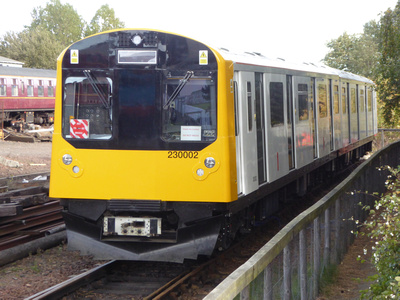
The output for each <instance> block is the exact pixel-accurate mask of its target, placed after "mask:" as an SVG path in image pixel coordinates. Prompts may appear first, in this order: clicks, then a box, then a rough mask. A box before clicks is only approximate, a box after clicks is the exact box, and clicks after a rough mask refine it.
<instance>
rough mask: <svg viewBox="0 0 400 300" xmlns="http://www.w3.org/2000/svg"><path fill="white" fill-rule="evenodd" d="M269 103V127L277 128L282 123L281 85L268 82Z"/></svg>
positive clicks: (280, 83)
mask: <svg viewBox="0 0 400 300" xmlns="http://www.w3.org/2000/svg"><path fill="white" fill-rule="evenodd" d="M269 91H270V103H271V109H270V112H271V126H272V127H274V126H279V125H282V124H283V123H284V113H283V83H282V82H270V84H269Z"/></svg>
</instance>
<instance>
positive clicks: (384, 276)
mask: <svg viewBox="0 0 400 300" xmlns="http://www.w3.org/2000/svg"><path fill="white" fill-rule="evenodd" d="M383 169H385V170H388V171H389V176H388V179H387V180H386V182H385V185H386V189H387V191H386V192H385V193H384V194H383V195H382V196H380V197H379V200H377V201H376V202H375V205H374V207H368V206H366V207H365V209H368V210H370V215H371V216H372V218H370V220H369V221H367V222H365V225H366V226H367V227H369V228H370V230H371V231H370V233H369V236H370V237H371V238H372V239H374V240H375V241H376V242H375V247H374V248H373V251H374V252H373V256H372V263H373V264H374V265H375V267H376V270H377V274H376V275H374V276H371V277H370V278H369V279H370V280H372V281H373V283H372V284H371V286H370V288H369V289H368V290H364V291H361V298H362V299H400V212H399V211H400V166H398V167H397V168H391V167H389V166H386V167H384V168H383Z"/></svg>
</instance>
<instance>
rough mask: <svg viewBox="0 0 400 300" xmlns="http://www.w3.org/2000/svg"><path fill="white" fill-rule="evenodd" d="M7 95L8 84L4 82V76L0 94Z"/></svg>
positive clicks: (0, 85) (0, 80)
mask: <svg viewBox="0 0 400 300" xmlns="http://www.w3.org/2000/svg"><path fill="white" fill-rule="evenodd" d="M5 95H6V85H5V83H4V78H0V96H5Z"/></svg>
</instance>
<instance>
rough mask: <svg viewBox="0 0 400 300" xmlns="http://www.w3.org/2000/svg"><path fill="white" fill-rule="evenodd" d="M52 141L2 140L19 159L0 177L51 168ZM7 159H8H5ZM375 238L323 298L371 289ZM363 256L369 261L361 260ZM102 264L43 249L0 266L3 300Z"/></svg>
mask: <svg viewBox="0 0 400 300" xmlns="http://www.w3.org/2000/svg"><path fill="white" fill-rule="evenodd" d="M50 157H51V143H50V142H42V143H34V144H31V143H28V144H25V143H19V142H7V141H1V140H0V160H1V161H4V159H6V160H11V161H15V162H18V165H19V166H18V167H15V166H14V167H11V166H6V165H3V164H0V178H2V177H7V176H15V175H23V174H31V173H38V172H46V171H50ZM2 158H4V159H2ZM372 244H373V243H372V241H371V240H370V239H369V238H368V237H366V236H359V237H358V238H357V239H356V241H355V243H354V244H353V245H352V246H351V248H350V250H349V252H348V254H347V255H346V256H345V258H344V261H343V263H342V264H341V265H340V266H339V268H338V273H337V276H336V278H335V280H334V282H333V284H331V285H329V286H327V287H326V288H325V289H324V291H323V293H322V294H321V296H320V298H319V299H320V300H336V299H342V300H347V299H358V298H359V292H358V291H359V290H360V289H367V288H368V286H369V285H368V283H366V282H365V279H366V278H367V277H368V276H369V275H373V274H374V269H373V267H372V266H371V264H370V263H369V257H370V255H371V251H370V250H369V251H368V252H367V255H365V254H364V247H365V246H367V247H368V249H371V246H372ZM358 256H360V257H362V259H365V260H366V261H367V262H366V263H364V264H361V263H360V262H359V261H357V257H358ZM96 264H98V262H97V261H93V260H92V259H91V258H90V257H81V256H80V255H79V253H78V252H69V251H67V249H66V245H64V244H63V245H60V246H58V247H55V248H52V249H49V250H46V251H39V253H38V254H37V255H31V256H29V257H27V258H25V259H22V260H19V261H17V262H14V263H11V264H8V265H6V266H3V267H0V278H1V280H0V299H2V300H3V299H23V298H25V297H28V296H31V295H33V294H35V293H37V292H39V291H41V290H43V289H45V288H48V287H51V286H53V285H55V284H57V283H59V282H62V281H64V280H66V279H68V278H69V277H71V276H73V275H77V274H80V273H82V272H84V271H86V270H87V269H90V268H92V267H94V266H95V265H96Z"/></svg>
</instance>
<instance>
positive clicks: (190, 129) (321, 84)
mask: <svg viewBox="0 0 400 300" xmlns="http://www.w3.org/2000/svg"><path fill="white" fill-rule="evenodd" d="M94 57H96V59H95V60H94ZM341 74H342V73H341V72H339V71H336V70H332V69H329V68H320V67H316V66H311V65H300V66H296V65H292V64H288V63H286V62H283V61H281V60H278V61H275V60H269V59H266V58H264V57H263V56H261V55H260V54H256V53H249V54H244V55H237V54H232V53H230V52H229V51H226V50H222V49H221V50H217V49H214V48H210V47H208V46H206V45H204V44H202V43H200V42H197V41H194V40H192V39H190V38H186V37H183V36H179V35H176V34H172V33H167V32H162V31H153V30H135V29H126V30H115V31H109V32H106V33H101V34H98V35H95V36H92V37H89V38H87V39H84V40H82V41H79V42H77V43H75V44H73V45H72V46H71V47H69V48H68V49H66V50H65V51H64V52H63V53H62V55H61V56H60V59H59V61H58V75H57V76H58V82H59V85H58V88H57V96H56V98H57V101H56V114H55V118H56V120H57V122H56V123H55V127H54V135H53V154H52V165H51V180H50V196H51V197H57V198H61V199H62V204H63V206H64V215H65V220H66V224H67V229H68V232H69V233H68V238H69V244H70V246H71V247H72V248H74V249H80V250H81V251H83V253H87V254H93V255H95V256H96V257H98V258H102V259H104V258H113V259H143V260H170V261H182V260H183V259H185V258H196V257H197V256H198V255H210V254H211V253H212V251H213V249H215V248H221V247H222V248H223V247H226V246H227V245H229V243H230V241H231V240H232V239H233V237H234V236H235V233H236V232H237V231H238V230H239V229H240V228H244V229H247V228H248V227H249V226H251V225H252V224H253V223H254V222H255V221H256V220H260V219H264V218H266V217H267V216H268V215H270V214H271V213H273V212H275V211H276V210H277V209H278V208H279V206H280V205H282V203H284V202H282V198H283V196H282V195H286V194H288V191H290V192H297V193H298V194H303V193H304V192H305V191H306V190H307V187H308V185H310V184H311V183H312V182H313V180H314V178H317V177H320V174H323V173H324V172H327V171H326V170H329V172H332V171H333V170H334V169H335V168H336V167H335V166H336V165H339V164H340V163H341V161H342V159H341V157H346V160H345V161H347V160H349V159H350V157H351V156H352V152H353V151H355V153H356V154H357V155H359V154H360V153H361V152H362V151H364V150H365V149H366V148H368V146H365V145H369V143H370V141H371V136H372V135H373V134H374V133H375V130H376V128H375V126H376V120H375V118H376V115H375V110H376V104H375V97H374V92H373V83H372V82H371V81H369V80H367V79H365V78H362V77H358V76H350V75H346V76H343V75H341ZM346 74H347V73H346ZM353 90H354V94H353V92H352V91H353ZM353 95H354V96H355V98H354V96H353ZM363 97H364V98H363ZM369 103H371V105H370V106H368V105H369ZM363 104H364V110H363V107H362V106H363ZM367 107H370V108H371V110H368V109H367ZM354 108H355V112H354ZM352 109H353V110H352ZM352 111H353V112H352ZM360 113H362V115H361V116H360Z"/></svg>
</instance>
